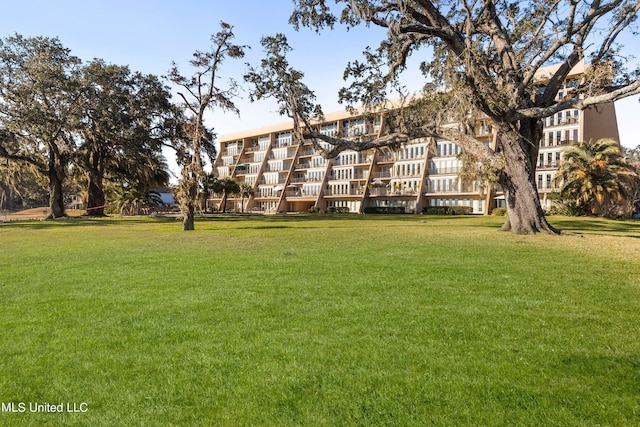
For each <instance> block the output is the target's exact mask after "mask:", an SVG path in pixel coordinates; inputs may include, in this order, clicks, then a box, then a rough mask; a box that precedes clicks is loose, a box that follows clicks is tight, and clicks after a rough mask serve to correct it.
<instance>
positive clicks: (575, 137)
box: [573, 129, 578, 141]
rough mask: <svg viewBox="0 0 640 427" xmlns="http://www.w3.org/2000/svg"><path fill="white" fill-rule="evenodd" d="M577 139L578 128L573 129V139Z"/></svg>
mask: <svg viewBox="0 0 640 427" xmlns="http://www.w3.org/2000/svg"><path fill="white" fill-rule="evenodd" d="M577 140H578V129H574V130H573V141H577Z"/></svg>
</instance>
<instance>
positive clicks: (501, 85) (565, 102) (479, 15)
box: [254, 0, 640, 233]
mask: <svg viewBox="0 0 640 427" xmlns="http://www.w3.org/2000/svg"><path fill="white" fill-rule="evenodd" d="M294 3H295V9H294V11H293V14H292V16H291V20H290V21H291V23H292V24H293V25H294V26H295V27H296V28H299V27H301V26H305V27H311V28H313V29H315V30H317V31H320V30H322V29H324V28H332V27H333V26H334V25H336V24H338V23H342V24H346V25H347V26H356V25H367V26H375V27H382V28H384V29H385V30H386V37H383V39H382V40H381V41H380V44H379V46H378V47H377V48H376V49H371V48H368V47H367V48H366V49H365V51H364V57H365V60H364V61H354V62H352V63H350V64H348V66H347V70H346V71H345V77H346V78H347V79H348V80H349V81H350V82H351V83H350V85H349V86H348V87H346V88H345V89H343V90H342V91H341V94H340V96H341V99H342V100H343V101H345V102H347V103H348V104H350V105H356V103H362V104H364V105H365V106H369V107H371V106H373V105H377V106H380V105H384V102H383V101H384V99H386V98H387V97H388V96H389V93H388V90H389V88H390V87H391V86H392V85H393V84H395V83H397V82H399V81H400V80H399V78H400V75H401V72H402V71H403V70H404V69H405V67H406V64H407V59H408V58H409V56H412V55H413V56H414V57H415V56H417V55H422V58H424V62H423V63H422V67H421V68H422V71H423V73H424V75H425V82H426V85H425V92H424V93H423V94H421V96H420V97H418V98H417V99H418V101H414V102H412V103H410V104H409V105H407V106H406V107H407V108H405V113H404V114H396V115H395V117H392V116H393V114H392V113H389V114H390V115H389V118H388V119H387V120H386V127H385V129H386V132H385V133H383V134H381V135H380V137H379V138H377V139H374V140H368V141H352V140H351V141H350V140H346V139H340V138H331V137H328V136H325V135H322V134H320V133H319V132H316V131H314V126H313V125H312V123H311V121H310V119H311V117H312V116H313V112H314V111H312V110H311V109H309V108H308V107H309V106H307V105H305V104H299V103H298V104H297V103H295V100H294V99H293V98H292V97H295V90H289V88H291V87H292V86H291V85H290V84H288V83H287V81H290V80H287V78H286V77H287V76H291V75H292V73H291V72H282V73H281V74H280V77H282V78H280V79H279V80H278V76H277V75H272V76H270V77H269V78H270V79H271V80H273V81H277V83H278V84H276V85H274V88H275V87H277V90H278V91H279V93H280V94H281V96H285V97H286V96H289V97H290V98H291V99H290V100H289V101H288V103H284V104H282V105H284V106H285V108H286V109H287V114H289V115H291V116H292V117H293V118H294V122H295V123H296V125H298V124H299V125H300V126H299V127H298V129H297V130H298V132H299V133H300V136H301V137H304V138H311V139H313V140H315V141H318V140H321V141H325V142H327V143H329V144H331V145H332V146H333V148H332V149H331V150H327V151H326V153H325V154H326V155H327V156H336V155H338V154H339V153H340V152H341V151H343V150H345V149H356V150H360V149H366V148H370V147H375V146H381V145H394V144H395V145H397V144H400V143H404V142H408V141H410V140H411V139H413V138H416V137H420V136H431V137H436V138H443V139H448V140H451V141H453V142H455V143H457V144H459V145H460V146H461V147H463V149H464V150H466V151H467V152H468V153H471V154H473V155H474V156H475V158H477V159H478V160H480V161H482V162H484V163H485V164H489V165H491V167H493V168H495V169H496V170H497V171H498V181H499V183H500V185H501V186H502V189H503V190H504V193H505V199H506V202H507V212H508V216H507V218H508V219H507V221H506V223H505V225H504V227H503V228H504V229H505V230H511V231H513V232H514V233H537V232H547V233H557V232H558V231H557V230H555V229H554V228H553V227H551V226H550V225H549V224H548V222H547V221H546V219H545V217H544V213H543V211H542V207H541V204H540V200H539V198H538V192H537V188H536V183H535V168H536V161H537V156H538V144H539V141H540V139H541V136H542V121H541V119H542V118H544V117H547V116H550V115H552V114H555V113H557V112H559V111H562V110H565V109H569V108H571V109H585V108H588V107H591V106H595V105H598V104H601V103H605V102H612V101H615V100H618V99H621V98H623V97H626V96H630V95H633V94H638V93H640V81H638V74H639V72H638V69H635V70H634V69H631V70H628V69H627V68H626V67H625V65H626V66H627V67H628V63H626V61H625V59H624V58H623V57H621V56H620V50H619V46H618V45H617V42H618V41H619V39H620V38H621V36H623V35H625V34H631V32H632V30H633V24H634V22H635V20H636V17H637V14H638V10H639V9H640V1H629V0H612V1H598V0H596V1H577V0H554V1H524V2H522V1H493V0H453V1H424V0H393V1H392V0H335V1H334V2H333V3H335V5H332V4H330V3H331V2H329V1H328V0H295V1H294ZM274 40H275V41H277V38H276V39H272V41H274ZM348 42H349V40H348V38H346V39H345V43H348ZM585 59H587V60H588V62H589V67H588V73H587V74H586V75H585V77H586V78H585V79H583V80H581V81H580V82H579V84H578V85H577V86H576V87H575V88H574V89H573V92H572V93H573V95H574V96H572V97H564V98H558V97H557V94H558V92H559V90H560V89H561V87H562V86H563V84H564V82H565V79H566V78H567V76H568V75H569V73H570V72H571V70H572V69H573V68H574V67H575V66H576V65H578V64H579V63H580V62H581V61H583V60H585ZM550 64H556V67H554V68H553V71H552V72H551V73H550V74H549V75H548V76H546V78H545V79H544V82H543V81H542V80H541V78H540V70H541V69H542V68H543V67H545V66H548V65H550ZM272 70H273V71H277V68H272ZM281 71H282V70H281ZM254 75H255V73H254ZM443 112H444V114H443ZM481 114H482V115H484V116H486V117H488V118H489V119H491V121H493V123H494V127H495V129H496V132H497V134H496V147H495V149H491V148H489V147H487V146H486V145H485V144H482V143H479V141H477V140H476V139H475V138H474V137H473V135H474V132H473V127H474V120H475V118H477V117H479V115H481ZM452 123H456V124H457V125H455V126H452Z"/></svg>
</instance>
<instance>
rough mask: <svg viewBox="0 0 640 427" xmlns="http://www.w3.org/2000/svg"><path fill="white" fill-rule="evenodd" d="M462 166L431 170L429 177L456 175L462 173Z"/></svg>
mask: <svg viewBox="0 0 640 427" xmlns="http://www.w3.org/2000/svg"><path fill="white" fill-rule="evenodd" d="M460 169H461V168H460V166H455V167H450V168H429V171H428V172H429V175H454V174H458V173H460Z"/></svg>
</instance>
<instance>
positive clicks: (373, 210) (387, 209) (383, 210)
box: [364, 206, 407, 214]
mask: <svg viewBox="0 0 640 427" xmlns="http://www.w3.org/2000/svg"><path fill="white" fill-rule="evenodd" d="M364 213H366V214H404V213H407V210H406V209H405V208H404V207H402V206H367V207H366V208H364Z"/></svg>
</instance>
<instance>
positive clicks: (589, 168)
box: [554, 139, 637, 215]
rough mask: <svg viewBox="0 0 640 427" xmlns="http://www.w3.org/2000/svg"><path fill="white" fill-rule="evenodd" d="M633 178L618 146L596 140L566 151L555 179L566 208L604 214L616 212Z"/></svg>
mask: <svg viewBox="0 0 640 427" xmlns="http://www.w3.org/2000/svg"><path fill="white" fill-rule="evenodd" d="M636 178H637V175H636V173H635V172H634V171H633V169H632V168H631V167H630V166H629V164H628V163H627V162H626V161H625V160H624V157H623V153H622V151H621V149H620V144H618V142H617V141H614V140H612V139H599V140H597V141H586V142H577V143H575V144H573V145H571V146H570V147H569V148H568V149H567V150H565V152H564V160H563V161H562V163H561V164H560V166H559V167H558V172H557V174H556V176H555V178H554V179H555V182H556V183H561V184H562V187H561V190H560V199H561V200H562V201H563V203H562V204H564V205H565V206H566V207H568V208H569V209H573V208H575V211H576V212H579V211H581V210H585V211H587V212H589V213H600V214H605V215H607V214H610V213H614V214H617V213H618V211H619V210H620V202H623V201H624V200H625V199H626V198H628V195H629V188H630V184H631V183H632V182H633V180H635V179H636Z"/></svg>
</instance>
